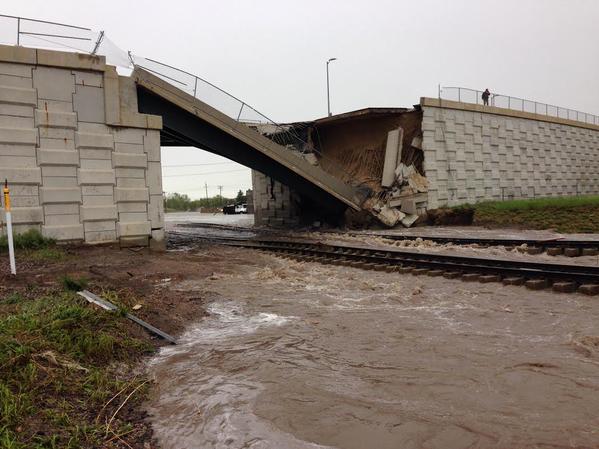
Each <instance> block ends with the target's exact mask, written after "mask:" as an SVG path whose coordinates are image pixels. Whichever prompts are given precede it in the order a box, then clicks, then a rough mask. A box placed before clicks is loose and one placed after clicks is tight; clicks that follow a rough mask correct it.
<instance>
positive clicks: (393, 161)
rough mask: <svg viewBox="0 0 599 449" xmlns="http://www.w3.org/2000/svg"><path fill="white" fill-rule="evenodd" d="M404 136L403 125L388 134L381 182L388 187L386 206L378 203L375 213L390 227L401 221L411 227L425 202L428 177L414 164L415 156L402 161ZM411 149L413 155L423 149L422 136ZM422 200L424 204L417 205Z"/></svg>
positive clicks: (413, 139) (416, 139)
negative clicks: (409, 160) (407, 160)
mask: <svg viewBox="0 0 599 449" xmlns="http://www.w3.org/2000/svg"><path fill="white" fill-rule="evenodd" d="M403 135H404V131H403V129H402V128H401V127H399V128H398V129H396V130H392V131H390V132H389V133H388V135H387V146H386V153H385V166H384V169H383V177H382V180H381V185H382V186H383V187H386V189H387V192H388V196H387V202H386V205H385V206H384V207H382V206H378V210H375V212H376V215H377V218H378V219H379V220H381V221H382V222H383V223H385V224H386V225H387V226H395V225H397V224H398V223H401V224H402V225H403V226H405V227H407V228H409V227H410V226H412V225H413V224H414V223H415V222H416V221H417V220H418V210H419V209H423V208H424V205H425V204H426V200H427V195H426V193H427V191H428V180H427V179H426V178H425V177H424V176H423V175H422V174H420V173H419V172H418V169H417V168H416V166H415V165H414V163H413V159H414V157H412V163H405V162H402V156H403V154H402V149H403V144H402V140H403ZM408 150H409V151H410V152H411V153H412V154H413V153H415V152H422V136H419V135H418V136H415V137H413V138H412V140H411V145H410V146H409V148H408ZM419 203H421V204H422V206H423V207H418V206H419ZM396 212H399V213H396Z"/></svg>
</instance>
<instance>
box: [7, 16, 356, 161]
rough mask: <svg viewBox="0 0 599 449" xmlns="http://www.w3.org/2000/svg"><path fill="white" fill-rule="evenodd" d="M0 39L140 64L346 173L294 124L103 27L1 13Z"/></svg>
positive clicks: (124, 66)
mask: <svg viewBox="0 0 599 449" xmlns="http://www.w3.org/2000/svg"><path fill="white" fill-rule="evenodd" d="M0 43H2V44H8V45H17V46H23V47H33V48H47V49H52V50H61V51H73V52H79V53H88V54H99V55H103V56H105V57H106V60H107V62H108V63H110V64H114V65H115V66H117V69H119V71H125V72H129V71H130V70H131V69H132V68H134V67H135V66H138V67H140V68H143V69H145V70H147V71H149V72H151V73H153V74H155V75H156V76H158V77H160V78H162V79H164V80H165V81H167V82H169V83H171V84H173V85H174V86H176V87H178V88H179V89H181V90H183V91H185V92H187V93H188V94H190V95H192V96H193V97H195V98H197V99H198V100H201V101H203V102H204V103H207V104H208V105H210V106H212V107H214V108H215V109H217V110H219V111H221V112H222V113H224V114H226V115H228V116H229V117H231V118H232V119H234V120H236V121H237V122H240V123H243V124H245V125H248V126H250V127H252V128H254V129H255V130H256V131H257V132H261V133H262V134H266V135H267V136H268V137H269V138H270V139H271V140H273V141H274V142H276V143H278V144H279V145H282V146H288V145H292V146H293V147H294V148H296V149H299V150H301V151H304V150H309V151H313V152H315V153H316V154H318V155H319V157H320V158H322V159H325V160H327V161H328V162H329V163H330V165H332V166H335V167H337V168H338V170H339V171H340V172H343V173H345V170H344V169H343V168H342V167H340V166H339V163H338V162H337V161H335V160H333V159H331V158H329V157H327V156H325V155H323V154H322V153H321V152H320V151H318V150H316V149H315V148H314V147H313V146H311V147H310V148H308V144H307V143H306V140H307V139H303V138H302V136H300V135H299V134H298V132H297V131H296V130H295V128H293V127H291V126H289V125H280V124H278V123H276V122H275V121H274V120H272V119H270V118H269V117H267V116H266V115H264V114H262V113H261V112H259V111H258V110H256V109H255V108H254V107H252V106H250V105H249V104H247V103H246V102H244V101H243V100H240V99H239V98H237V97H235V96H233V95H231V94H230V93H228V92H226V91H225V90H223V89H221V88H220V87H218V86H216V85H215V84H212V83H211V82H209V81H207V80H205V79H203V78H201V77H199V76H197V75H194V74H192V73H189V72H186V71H184V70H181V69H178V68H176V67H173V66H171V65H168V64H165V63H162V62H159V61H156V60H154V59H150V58H144V57H141V56H135V55H133V54H132V53H131V52H125V51H123V50H122V49H120V48H119V47H118V46H117V45H115V44H114V43H113V42H112V41H111V40H110V39H108V38H107V37H106V35H105V33H104V32H103V31H100V32H95V31H93V30H91V29H90V28H85V27H80V26H75V25H68V24H64V23H59V22H50V21H46V20H38V19H31V18H26V17H18V16H10V15H5V14H0Z"/></svg>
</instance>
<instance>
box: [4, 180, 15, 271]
mask: <svg viewBox="0 0 599 449" xmlns="http://www.w3.org/2000/svg"><path fill="white" fill-rule="evenodd" d="M4 213H5V214H6V235H7V236H8V257H9V258H10V272H11V273H12V274H17V266H16V264H15V246H14V243H13V239H12V216H11V213H10V191H9V190H8V180H7V179H5V180H4Z"/></svg>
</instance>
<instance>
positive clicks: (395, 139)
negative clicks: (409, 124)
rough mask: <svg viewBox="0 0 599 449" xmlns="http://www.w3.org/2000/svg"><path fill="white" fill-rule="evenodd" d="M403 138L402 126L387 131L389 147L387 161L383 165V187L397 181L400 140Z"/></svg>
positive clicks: (386, 152)
mask: <svg viewBox="0 0 599 449" xmlns="http://www.w3.org/2000/svg"><path fill="white" fill-rule="evenodd" d="M402 138H403V130H402V129H401V128H398V129H394V130H392V131H389V133H387V147H386V149H385V162H384V165H383V179H382V181H381V185H382V186H383V187H391V185H393V182H394V181H395V169H396V168H397V152H398V149H399V142H400V140H401V139H402Z"/></svg>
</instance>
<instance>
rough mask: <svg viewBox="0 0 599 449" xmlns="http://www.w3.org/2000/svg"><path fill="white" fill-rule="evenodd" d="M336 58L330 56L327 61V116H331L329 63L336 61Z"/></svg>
mask: <svg viewBox="0 0 599 449" xmlns="http://www.w3.org/2000/svg"><path fill="white" fill-rule="evenodd" d="M336 60H337V58H330V59H329V60H328V61H327V113H328V116H329V117H330V116H331V93H330V89H329V63H331V61H336Z"/></svg>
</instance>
